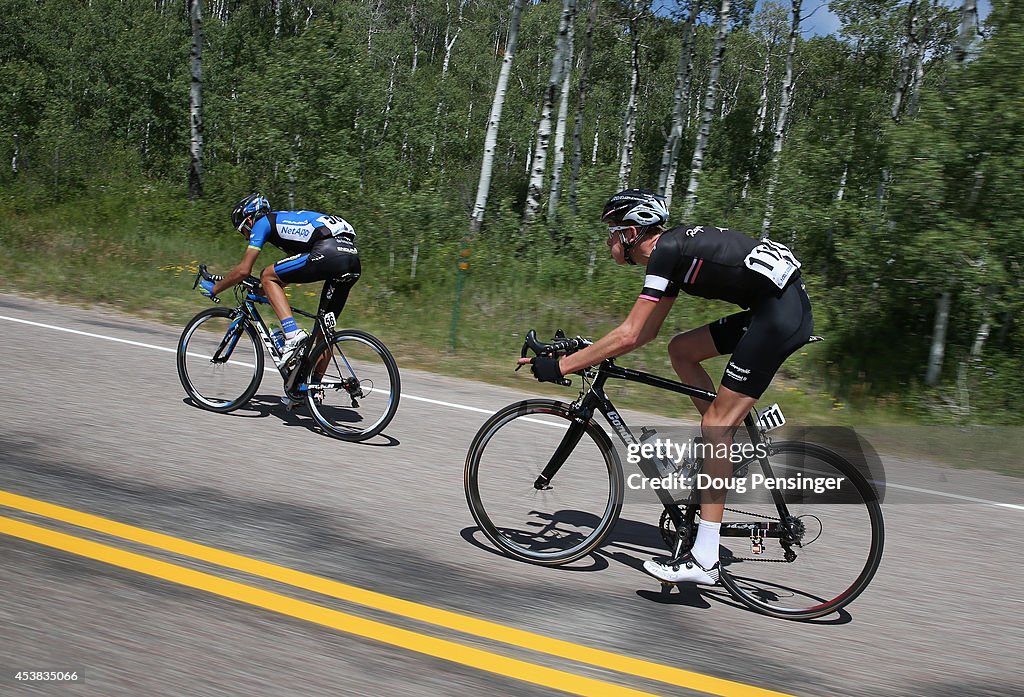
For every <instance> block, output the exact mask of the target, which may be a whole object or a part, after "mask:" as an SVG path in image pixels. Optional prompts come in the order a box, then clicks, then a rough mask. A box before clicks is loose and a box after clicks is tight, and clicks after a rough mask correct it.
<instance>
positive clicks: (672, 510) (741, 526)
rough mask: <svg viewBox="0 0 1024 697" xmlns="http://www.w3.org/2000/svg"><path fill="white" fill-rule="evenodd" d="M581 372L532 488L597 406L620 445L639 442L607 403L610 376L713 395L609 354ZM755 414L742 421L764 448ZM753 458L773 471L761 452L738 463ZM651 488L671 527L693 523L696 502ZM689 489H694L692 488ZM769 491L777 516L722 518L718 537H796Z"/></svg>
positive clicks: (542, 483)
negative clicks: (583, 385)
mask: <svg viewBox="0 0 1024 697" xmlns="http://www.w3.org/2000/svg"><path fill="white" fill-rule="evenodd" d="M584 374H585V379H592V382H591V385H590V388H589V389H585V392H581V393H580V398H579V399H577V400H576V401H575V402H573V403H572V405H571V409H572V410H573V411H574V412H575V413H576V414H577V416H578V418H577V420H575V421H574V422H573V423H572V424H570V425H569V429H568V431H567V432H566V435H565V436H564V437H563V438H562V441H561V443H559V446H558V447H557V448H556V449H555V452H554V454H553V455H552V456H551V459H550V460H549V461H548V464H547V466H546V467H545V468H544V470H543V471H542V472H541V474H540V475H539V476H538V477H537V480H536V481H535V482H534V488H535V489H538V490H539V489H544V488H545V487H546V486H547V485H548V483H549V482H550V481H551V479H552V478H553V477H554V476H555V474H556V473H557V472H558V470H559V468H561V466H562V465H563V464H564V463H565V461H566V459H567V458H568V456H569V454H570V453H571V452H572V450H573V449H574V448H575V447H576V445H577V444H578V443H579V441H580V438H582V436H583V433H584V424H585V423H587V421H589V420H590V418H591V417H592V416H593V413H594V411H599V412H601V414H602V415H603V416H604V418H605V420H606V421H607V422H608V425H609V426H611V428H612V430H613V431H614V432H615V434H616V435H617V436H618V437H619V439H620V440H621V441H622V443H623V444H624V445H626V446H627V447H628V446H630V445H638V444H639V443H640V441H639V440H638V439H637V438H636V436H635V435H633V432H632V431H631V430H630V429H629V427H628V426H627V425H626V423H625V421H624V420H623V419H622V418H621V417H620V416H619V414H618V411H617V410H616V409H615V405H614V404H612V402H611V400H610V399H609V398H608V395H606V394H605V391H604V385H605V383H606V382H607V381H608V380H609V379H618V380H625V381H627V382H635V383H639V384H641V385H647V386H649V387H654V388H657V389H661V390H668V391H670V392H676V393H678V394H682V395H686V396H687V397H692V398H695V399H702V400H704V401H706V402H711V401H712V400H714V399H715V396H716V395H715V393H714V392H708V391H707V390H703V389H700V388H698V387H694V386H692V385H687V384H685V383H682V382H677V381H675V380H668V379H666V378H662V377H659V376H657V375H653V374H651V373H645V372H642V371H639V370H632V369H630V368H623V367H620V366H618V365H615V362H614V359H610V358H609V359H606V360H604V361H603V362H602V363H601V364H600V365H599V366H598V367H596V368H591V369H589V370H588V371H584ZM755 414H756V411H755V410H753V409H752V410H751V411H750V413H748V414H747V416H746V418H744V420H743V423H744V425H745V426H746V429H747V433H748V435H749V436H750V440H751V443H752V444H753V445H754V446H755V452H762V451H763V452H765V453H766V454H767V452H768V450H770V441H769V440H768V439H767V438H765V437H764V434H763V433H762V431H761V429H760V428H759V427H758V423H757V419H756V416H755ZM762 443H764V444H766V445H768V446H769V448H765V449H757V448H756V446H757V445H759V444H762ZM755 460H756V461H759V462H760V465H761V467H762V468H763V470H764V474H765V476H766V477H772V476H774V475H773V473H772V467H771V463H770V462H769V461H768V458H767V457H765V456H761V457H751V458H748V459H746V460H744V461H743V463H741V464H740V465H739V467H740V468H742V467H746V466H749V465H750V463H752V462H754V461H755ZM638 466H639V468H640V471H641V472H642V473H643V475H644V476H645V477H647V478H648V479H658V478H660V477H661V476H662V475H661V474H660V473H659V472H658V471H657V469H656V468H655V466H654V464H653V463H652V462H651V461H650V460H647V459H646V458H642V459H641V460H640V462H639V463H638ZM654 491H655V492H656V493H657V495H658V499H659V500H660V501H661V503H662V505H663V506H664V507H665V511H666V514H667V515H668V517H669V518H670V519H671V521H672V523H673V524H674V525H675V529H676V530H690V529H692V527H693V526H694V522H695V517H696V512H697V508H698V506H697V505H692V504H695V503H696V502H694V501H692V500H691V501H689V502H687V504H686V505H680V504H679V503H678V502H677V501H676V500H674V499H673V497H672V494H671V493H670V492H669V491H667V490H665V489H655V490H654ZM692 491H696V489H694V490H692ZM771 494H772V499H773V501H774V503H775V505H776V507H777V508H778V511H779V521H769V520H766V521H764V522H763V523H761V522H758V523H748V522H743V523H727V522H723V523H722V527H721V535H722V537H748V536H755V535H756V536H760V537H765V538H768V537H775V538H783V543H784V546H787V545H786V541H787V540H791V541H795V540H794V538H793V536H792V533H791V531H790V530H789V526H788V524H786V522H785V521H787V519H788V518H789V509H788V507H787V505H786V502H785V500H784V499H783V495H782V493H781V492H780V491H778V490H774V489H773V490H772V491H771ZM691 497H692V495H691ZM780 521H782V522H780ZM682 541H683V539H682V537H680V540H679V543H677V549H676V553H677V554H678V553H679V551H680V550H679V549H678V547H679V546H680V545H681V544H682ZM787 551H788V546H787Z"/></svg>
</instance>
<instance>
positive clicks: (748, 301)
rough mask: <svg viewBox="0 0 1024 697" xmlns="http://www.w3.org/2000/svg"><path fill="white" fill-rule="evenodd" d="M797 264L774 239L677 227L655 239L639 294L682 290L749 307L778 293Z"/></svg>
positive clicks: (649, 297) (657, 294) (794, 275)
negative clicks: (758, 238) (641, 290)
mask: <svg viewBox="0 0 1024 697" xmlns="http://www.w3.org/2000/svg"><path fill="white" fill-rule="evenodd" d="M799 268H800V262H798V261H797V260H796V258H795V257H793V254H792V252H790V251H789V249H787V248H786V247H785V246H784V245H781V244H778V243H776V242H771V241H770V240H755V239H753V238H751V237H748V236H747V235H744V234H743V233H741V232H737V231H735V230H729V229H727V228H720V227H712V226H705V225H691V226H681V227H677V228H673V229H671V230H668V231H666V232H664V233H662V235H661V237H660V238H659V239H658V243H657V245H656V246H655V247H654V251H652V252H651V258H650V260H649V261H648V262H647V276H646V278H645V279H644V289H643V292H642V293H641V294H640V297H641V298H644V299H646V300H651V301H654V302H658V301H659V300H660V299H661V298H662V297H668V298H674V297H676V296H678V295H679V292H680V291H682V292H684V293H686V294H688V295H695V296H698V297H701V298H712V299H715V300H725V301H727V302H731V303H734V304H736V305H739V306H740V307H744V308H749V307H751V306H752V305H754V304H755V303H756V302H757V301H758V300H759V299H761V298H764V297H766V296H773V297H778V296H779V295H780V294H781V293H782V291H783V290H784V289H785V288H786V287H787V286H788V285H789V284H790V283H791V282H792V281H794V280H795V279H797V278H798V277H799V275H800V274H799V271H798V270H799Z"/></svg>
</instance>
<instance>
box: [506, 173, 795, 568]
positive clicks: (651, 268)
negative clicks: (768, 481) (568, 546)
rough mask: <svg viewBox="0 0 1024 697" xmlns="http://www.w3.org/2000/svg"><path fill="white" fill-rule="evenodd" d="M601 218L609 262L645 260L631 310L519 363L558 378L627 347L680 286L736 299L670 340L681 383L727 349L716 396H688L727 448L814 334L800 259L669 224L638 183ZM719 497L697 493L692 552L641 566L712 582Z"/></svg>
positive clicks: (656, 322) (717, 473) (646, 337)
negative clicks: (565, 348)
mask: <svg viewBox="0 0 1024 697" xmlns="http://www.w3.org/2000/svg"><path fill="white" fill-rule="evenodd" d="M602 220H603V221H604V222H605V223H606V224H607V225H608V248H609V251H610V252H611V255H612V258H613V259H614V260H615V262H616V263H618V264H638V265H644V266H646V267H647V273H646V275H645V277H644V285H643V290H642V291H641V292H640V296H639V297H638V298H637V300H636V302H635V304H634V305H633V309H632V310H631V311H630V313H629V315H628V316H627V317H626V319H625V321H623V322H622V324H620V325H619V326H618V327H616V328H615V329H613V330H612V331H611V332H609V333H608V334H607V335H605V336H604V337H602V338H601V339H599V340H598V341H596V342H594V344H592V345H591V346H588V347H587V348H585V349H583V350H581V351H578V352H577V353H574V354H572V355H569V356H563V357H561V358H557V359H556V358H544V357H541V356H537V357H534V358H524V359H521V360H520V363H526V362H530V363H532V364H533V365H532V369H533V372H534V375H535V376H536V377H537V379H538V380H541V381H554V380H557V379H559V378H561V377H562V376H563V375H566V374H568V373H574V372H577V371H579V370H582V369H584V368H587V367H589V366H593V365H597V364H598V363H600V362H601V361H603V360H604V359H606V358H611V357H615V356H620V355H622V354H625V353H629V352H630V351H633V350H634V349H637V348H639V347H640V346H643V345H644V344H646V343H648V342H650V341H651V340H652V339H654V338H655V337H656V336H657V335H658V332H659V330H660V329H661V325H662V323H663V322H664V321H665V317H666V316H667V315H668V312H669V310H670V309H671V308H672V304H673V302H674V301H675V299H676V297H677V296H678V295H679V293H680V292H683V293H687V294H688V295H695V296H698V297H702V298H713V299H717V300H725V301H727V302H731V303H733V304H736V305H739V306H740V307H741V308H743V311H742V312H738V313H736V314H733V315H729V316H728V317H723V318H722V319H720V320H718V321H716V322H712V323H711V324H708V325H705V326H703V327H699V328H697V329H692V330H690V331H687V332H683V333H682V334H678V335H676V336H674V337H673V338H672V339H671V341H669V344H668V352H669V357H670V358H671V360H672V367H673V368H674V369H675V371H676V373H677V374H678V375H679V378H680V380H682V381H683V382H686V383H689V384H691V385H695V386H697V387H701V388H703V389H706V390H709V391H714V383H713V382H712V380H711V377H710V376H709V375H708V373H707V371H706V370H704V368H703V367H702V366H701V361H704V360H707V359H709V358H712V357H714V356H720V355H725V354H731V360H730V361H729V363H728V365H727V366H726V368H725V373H724V375H723V376H722V381H721V386H720V388H719V389H718V391H717V395H718V396H717V397H716V398H715V400H714V401H713V402H711V403H707V402H705V401H703V400H697V399H695V400H693V401H694V405H695V406H696V407H697V410H698V411H699V412H700V414H701V433H702V436H703V437H704V440H705V441H706V442H707V443H708V444H709V445H710V446H711V447H710V448H706V449H705V451H704V452H705V454H707V453H708V452H714V453H722V452H729V450H728V449H729V448H730V447H731V445H732V438H733V434H734V433H735V432H736V429H737V428H738V427H739V425H740V424H741V423H743V419H744V417H745V416H746V415H747V413H749V411H750V409H751V408H752V407H753V405H754V403H755V402H756V401H757V399H758V398H759V397H760V396H761V395H762V393H763V392H764V391H765V389H767V387H768V384H769V383H770V382H771V380H772V378H773V377H774V376H775V373H776V372H777V371H778V369H779V367H780V366H781V365H782V363H783V361H785V360H786V358H788V357H789V356H790V355H791V354H792V353H793V352H794V351H796V350H797V349H798V348H799V347H800V346H802V345H803V344H804V343H806V342H807V340H808V339H809V338H810V336H811V331H812V329H813V317H812V314H811V303H810V300H809V299H808V297H807V293H806V291H805V288H804V284H803V282H802V281H801V278H800V262H799V261H797V260H796V258H795V257H794V256H793V254H792V252H790V250H789V249H787V248H786V247H785V246H784V245H781V244H778V243H775V242H771V241H769V240H755V239H753V238H751V237H748V236H747V235H744V234H743V233H740V232H736V231H735V230H729V229H726V228H720V227H712V226H704V225H681V226H678V227H675V228H672V229H666V227H665V224H666V223H667V222H668V209H667V208H666V207H665V203H664V198H663V197H661V196H657V195H655V194H653V193H651V192H649V191H645V190H642V189H626V190H625V191H620V192H619V193H617V194H615V195H614V196H612V197H611V198H610V199H609V200H608V203H607V204H606V206H605V209H604V215H603V216H602ZM723 445H724V446H725V449H724V450H723V449H722V446H723ZM703 468H704V469H703V471H704V472H706V473H708V474H709V475H711V477H728V476H730V475H731V473H732V470H731V465H730V463H729V461H728V458H722V457H705V460H704V465H703ZM725 496H726V491H725V490H724V489H708V490H705V491H704V492H702V498H701V511H700V513H701V515H700V518H701V522H700V526H699V528H698V532H697V538H696V542H695V543H694V546H693V548H692V550H691V551H690V552H689V553H687V554H686V555H684V556H683V557H681V558H679V559H673V560H671V561H668V562H667V563H661V562H658V561H648V562H646V563H645V564H644V569H645V570H646V571H647V572H648V573H650V574H651V575H653V576H655V577H657V578H659V579H661V580H663V581H668V582H672V583H682V582H695V583H700V584H706V585H708V584H714V583H717V581H718V568H719V566H718V541H719V528H720V525H721V521H722V514H723V512H724V507H725Z"/></svg>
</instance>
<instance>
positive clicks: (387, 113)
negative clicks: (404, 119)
mask: <svg viewBox="0 0 1024 697" xmlns="http://www.w3.org/2000/svg"><path fill="white" fill-rule="evenodd" d="M397 71H398V56H397V55H396V56H392V57H391V78H390V79H389V80H388V89H387V92H386V93H385V95H386V98H385V100H384V127H383V128H382V129H381V132H380V137H381V138H383V137H384V136H385V135H387V132H388V125H389V124H390V123H391V120H390V117H391V102H392V101H394V98H395V73H396V72H397Z"/></svg>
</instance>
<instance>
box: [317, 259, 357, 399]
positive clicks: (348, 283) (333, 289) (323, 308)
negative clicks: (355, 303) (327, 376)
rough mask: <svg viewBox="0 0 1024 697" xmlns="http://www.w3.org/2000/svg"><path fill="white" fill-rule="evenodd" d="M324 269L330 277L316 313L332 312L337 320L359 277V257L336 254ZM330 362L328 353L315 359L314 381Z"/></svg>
mask: <svg viewBox="0 0 1024 697" xmlns="http://www.w3.org/2000/svg"><path fill="white" fill-rule="evenodd" d="M325 267H329V271H330V273H331V277H329V278H328V279H327V280H326V281H324V287H323V290H321V291H320V306H319V308H318V310H317V312H318V314H322V313H327V312H333V313H334V318H335V320H337V318H338V317H340V316H341V312H342V310H344V309H345V304H346V303H347V302H348V296H349V293H350V292H351V291H352V286H354V285H355V284H356V282H357V281H358V280H359V275H360V273H361V272H362V269H361V266H360V263H359V256H358V255H357V254H349V253H344V252H342V253H338V254H336V255H334V256H333V257H331V259H330V263H329V264H325ZM314 341H315V339H314ZM330 361H331V354H330V353H329V352H325V353H324V354H322V355H321V356H319V357H318V358H317V362H316V365H315V366H314V368H313V379H314V380H319V379H320V377H321V376H322V375H323V374H324V372H326V370H327V368H328V367H329V365H330Z"/></svg>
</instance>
